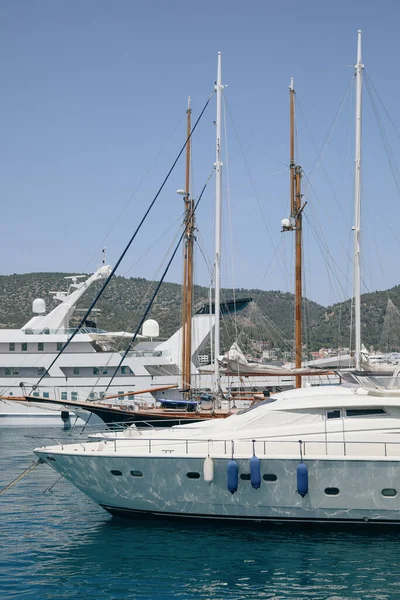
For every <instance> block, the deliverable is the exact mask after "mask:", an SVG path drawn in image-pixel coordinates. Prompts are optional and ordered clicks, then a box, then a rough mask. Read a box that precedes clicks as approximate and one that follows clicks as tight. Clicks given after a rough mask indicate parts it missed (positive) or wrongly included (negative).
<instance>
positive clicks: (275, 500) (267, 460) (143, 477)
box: [35, 31, 400, 527]
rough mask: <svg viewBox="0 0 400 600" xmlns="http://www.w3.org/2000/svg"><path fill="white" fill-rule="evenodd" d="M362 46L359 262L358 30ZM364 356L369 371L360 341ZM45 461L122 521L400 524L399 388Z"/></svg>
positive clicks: (294, 398)
mask: <svg viewBox="0 0 400 600" xmlns="http://www.w3.org/2000/svg"><path fill="white" fill-rule="evenodd" d="M357 47H358V51H357V63H356V67H355V71H356V78H357V120H358V121H357V126H356V167H355V169H356V175H355V181H356V185H355V214H356V226H355V255H356V256H357V255H358V256H359V220H358V215H359V201H360V186H359V183H360V179H359V178H360V169H361V160H360V157H361V154H360V151H361V145H360V144H361V79H362V69H363V65H362V62H361V32H360V31H359V32H358V46H357ZM355 271H356V273H359V269H358V268H357V261H356V269H355ZM357 289H358V288H357V286H356V291H357ZM357 317H359V311H358V312H357ZM357 331H358V332H359V331H360V328H359V326H357ZM356 348H357V352H358V354H357V356H356V359H357V360H358V366H360V353H361V344H359V343H357V345H356ZM399 372H400V369H399V370H398V374H399ZM35 453H36V454H37V455H38V456H39V457H40V458H41V459H43V460H44V461H45V462H47V463H48V464H49V465H50V466H51V467H52V468H54V469H55V470H56V471H57V472H58V473H60V474H62V475H64V477H66V478H67V479H68V480H69V481H70V482H72V483H73V484H74V485H75V486H76V487H78V488H79V489H80V490H81V491H83V492H84V493H85V494H86V495H87V496H89V497H90V498H92V499H93V500H94V501H95V502H97V503H98V504H99V505H100V506H102V507H103V508H105V509H106V510H107V511H108V512H110V513H111V514H113V515H122V516H130V517H140V518H143V517H146V516H150V517H157V516H158V517H165V516H169V517H175V518H178V517H180V518H188V517H191V518H196V519H217V520H220V521H222V520H225V521H226V520H228V521H229V520H237V521H244V522H249V521H255V522H257V523H263V522H265V523H268V522H271V521H278V522H289V523H303V524H305V523H315V522H318V523H334V524H336V523H341V524H353V523H357V524H360V525H364V526H370V525H371V524H373V525H374V526H375V527H376V526H377V524H386V525H390V526H393V525H400V488H399V481H400V391H399V390H398V389H396V390H395V389H393V388H391V387H390V386H389V389H384V388H383V387H382V385H380V386H379V385H377V384H375V383H374V381H373V380H372V379H371V378H367V381H366V382H364V383H359V385H358V387H354V388H346V387H343V386H328V387H316V388H297V389H293V390H289V391H286V392H282V393H281V394H278V395H277V396H276V397H275V398H274V399H273V400H272V399H268V400H266V401H265V402H263V403H260V404H259V405H258V406H255V407H253V408H251V409H249V410H248V411H245V412H243V413H241V414H236V415H232V416H231V417H228V418H227V419H224V420H223V421H220V422H216V421H213V420H209V421H207V422H205V423H200V424H198V423H197V424H193V425H184V426H181V427H173V428H170V429H169V430H168V435H166V433H165V432H163V431H156V430H155V431H151V432H149V433H148V434H146V435H135V436H134V437H132V438H131V439H127V438H126V439H115V440H112V441H111V440H110V441H109V440H101V441H93V442H86V443H79V444H69V445H65V446H59V445H58V446H52V447H44V448H37V449H36V450H35ZM93 474H95V475H93Z"/></svg>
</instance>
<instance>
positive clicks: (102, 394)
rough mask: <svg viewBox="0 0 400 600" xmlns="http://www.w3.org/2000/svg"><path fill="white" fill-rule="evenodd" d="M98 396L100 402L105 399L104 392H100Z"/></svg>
mask: <svg viewBox="0 0 400 600" xmlns="http://www.w3.org/2000/svg"><path fill="white" fill-rule="evenodd" d="M99 396H100V400H103V398H105V397H106V393H105V392H100V394H99Z"/></svg>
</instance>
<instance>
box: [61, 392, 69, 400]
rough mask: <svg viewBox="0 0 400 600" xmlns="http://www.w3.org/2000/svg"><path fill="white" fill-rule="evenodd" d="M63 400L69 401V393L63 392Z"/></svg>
mask: <svg viewBox="0 0 400 600" xmlns="http://www.w3.org/2000/svg"><path fill="white" fill-rule="evenodd" d="M61 400H68V392H61Z"/></svg>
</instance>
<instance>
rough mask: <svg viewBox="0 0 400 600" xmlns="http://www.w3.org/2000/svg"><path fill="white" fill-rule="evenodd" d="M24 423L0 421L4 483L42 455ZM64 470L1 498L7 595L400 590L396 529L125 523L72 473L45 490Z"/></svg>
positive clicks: (237, 596) (374, 595)
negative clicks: (7, 425) (14, 426)
mask: <svg viewBox="0 0 400 600" xmlns="http://www.w3.org/2000/svg"><path fill="white" fill-rule="evenodd" d="M21 433H22V434H23V433H27V434H29V431H26V432H21V431H20V430H19V431H17V430H0V487H2V486H3V485H5V484H6V483H8V482H9V481H10V480H11V479H12V478H13V477H16V476H17V475H18V474H19V473H20V472H21V471H22V470H23V469H24V468H26V467H27V466H28V465H29V464H30V463H31V462H32V460H34V456H33V454H32V448H33V447H35V446H37V445H38V442H36V441H34V440H32V439H31V438H27V437H23V435H22V434H21ZM43 433H44V434H46V433H47V434H48V432H43ZM52 434H54V430H53V431H52ZM35 435H38V432H37V431H36V432H35ZM56 435H57V437H58V436H59V433H58V432H57V434H56ZM64 435H65V434H64ZM56 479H57V475H56V474H55V473H54V471H52V470H51V469H50V468H49V467H48V466H46V465H41V466H40V467H38V469H36V470H35V471H34V472H33V473H32V474H30V475H29V476H27V477H26V478H25V479H23V480H22V481H21V482H20V483H19V484H18V485H17V486H16V487H14V488H12V489H11V490H10V491H9V492H8V493H6V494H5V495H3V496H1V497H0V536H1V544H0V582H1V588H0V589H1V600H12V599H14V598H18V600H20V599H24V598H27V599H28V598H35V599H37V598H39V599H41V598H45V599H46V600H52V599H55V598H60V599H63V600H76V599H77V598H79V600H92V599H96V600H113V599H115V600H117V599H130V598H135V599H142V598H143V599H144V598H148V599H150V598H151V599H152V600H170V599H171V600H172V599H176V598H182V599H184V600H196V599H210V600H228V599H229V600H250V599H254V598H263V599H264V598H265V599H267V600H288V599H290V600H307V599H310V600H357V599H359V600H366V599H368V600H398V598H399V597H400V596H399V585H400V549H399V544H398V540H399V538H398V536H396V535H376V536H375V537H373V536H372V535H369V534H356V533H343V532H326V531H325V532H318V531H310V532H307V531H303V532H302V531H291V530H290V529H285V528H272V529H269V530H268V529H263V528H261V527H252V528H244V527H233V526H224V525H218V524H211V525H210V524H198V523H197V524H196V523H195V524H193V525H190V524H188V523H187V522H185V523H182V524H180V523H178V522H173V523H172V522H171V523H168V522H159V521H157V522H154V521H147V522H146V521H137V522H136V521H125V520H123V519H113V518H111V517H110V516H109V515H108V514H107V513H106V512H104V511H103V510H102V509H100V508H99V507H98V506H96V505H95V504H94V503H93V502H91V501H90V500H89V499H88V498H86V497H85V496H83V495H82V494H81V493H80V492H79V491H78V490H76V489H75V488H73V487H72V486H71V485H70V484H69V483H68V482H66V481H65V480H61V481H60V482H59V483H58V484H57V485H56V486H55V487H54V488H53V489H52V491H51V492H46V493H43V492H44V491H45V490H46V489H48V488H49V487H50V486H51V485H52V484H53V483H54V482H55V481H56Z"/></svg>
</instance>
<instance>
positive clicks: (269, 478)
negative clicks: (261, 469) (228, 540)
mask: <svg viewBox="0 0 400 600" xmlns="http://www.w3.org/2000/svg"><path fill="white" fill-rule="evenodd" d="M263 479H264V481H276V480H277V479H278V478H277V476H276V475H274V473H265V475H263Z"/></svg>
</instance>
